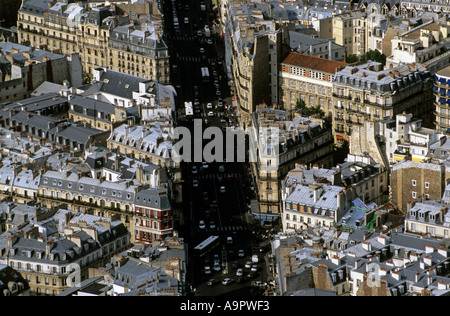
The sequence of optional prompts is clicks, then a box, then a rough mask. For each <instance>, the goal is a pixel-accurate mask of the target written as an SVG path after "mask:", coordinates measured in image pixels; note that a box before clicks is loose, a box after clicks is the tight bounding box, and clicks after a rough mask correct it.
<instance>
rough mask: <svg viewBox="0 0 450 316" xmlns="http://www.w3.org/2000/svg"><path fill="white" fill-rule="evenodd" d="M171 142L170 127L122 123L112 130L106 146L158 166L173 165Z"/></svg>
mask: <svg viewBox="0 0 450 316" xmlns="http://www.w3.org/2000/svg"><path fill="white" fill-rule="evenodd" d="M173 144H174V138H173V136H172V134H171V131H170V127H164V126H162V127H161V126H159V125H155V126H142V125H136V126H130V125H127V124H123V125H121V126H119V127H117V128H116V129H114V130H113V131H112V133H111V136H110V137H109V138H108V144H107V147H108V148H109V149H110V150H111V151H117V152H119V153H122V154H124V155H131V156H132V157H134V158H136V159H141V160H145V161H147V162H149V163H153V164H155V165H158V166H162V165H163V164H165V165H166V166H168V167H175V162H174V161H173V160H172V156H171V154H172V153H171V150H172V148H173Z"/></svg>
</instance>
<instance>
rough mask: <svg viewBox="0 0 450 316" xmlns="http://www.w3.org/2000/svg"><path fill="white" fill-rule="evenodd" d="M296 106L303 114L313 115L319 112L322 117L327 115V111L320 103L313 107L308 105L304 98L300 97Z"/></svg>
mask: <svg viewBox="0 0 450 316" xmlns="http://www.w3.org/2000/svg"><path fill="white" fill-rule="evenodd" d="M295 108H296V109H297V110H298V111H301V112H302V116H305V117H308V116H311V115H315V114H319V116H320V118H324V117H325V112H324V111H323V110H322V109H321V108H320V106H319V105H317V106H313V107H307V106H306V103H305V101H304V100H302V99H298V100H297V102H296V103H295Z"/></svg>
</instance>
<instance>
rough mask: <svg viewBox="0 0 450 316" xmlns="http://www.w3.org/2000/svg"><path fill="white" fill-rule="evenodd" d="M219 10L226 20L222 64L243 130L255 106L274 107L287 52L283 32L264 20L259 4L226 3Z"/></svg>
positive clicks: (248, 123) (249, 124) (224, 22)
mask: <svg viewBox="0 0 450 316" xmlns="http://www.w3.org/2000/svg"><path fill="white" fill-rule="evenodd" d="M222 10H223V11H222V14H223V15H225V17H226V18H225V21H223V22H222V23H223V24H224V26H226V27H225V31H226V34H225V36H226V37H227V39H226V63H227V66H228V70H229V75H230V76H231V77H232V78H233V80H234V86H235V95H236V99H237V101H238V103H239V106H240V112H241V123H242V126H243V127H244V129H246V128H247V127H249V126H251V124H252V118H251V116H252V113H253V112H255V111H256V108H257V106H258V105H261V104H266V105H270V106H271V105H272V104H277V103H278V101H279V96H278V92H279V90H278V70H279V68H278V67H279V65H278V63H279V62H280V61H281V60H282V59H283V58H284V56H285V55H286V54H287V53H288V50H289V48H288V46H284V45H283V43H284V35H283V31H282V30H281V29H279V28H278V27H277V25H276V24H275V22H274V21H271V20H266V19H264V14H263V8H261V7H260V5H259V4H245V5H243V6H240V3H232V2H230V3H229V5H227V6H226V8H223V7H222ZM225 13H226V14H225Z"/></svg>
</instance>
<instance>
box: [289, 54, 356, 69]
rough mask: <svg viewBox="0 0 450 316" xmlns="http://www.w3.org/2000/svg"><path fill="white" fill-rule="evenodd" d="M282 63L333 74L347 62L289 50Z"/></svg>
mask: <svg viewBox="0 0 450 316" xmlns="http://www.w3.org/2000/svg"><path fill="white" fill-rule="evenodd" d="M282 63H283V64H286V65H291V66H297V67H302V68H306V69H311V70H316V71H322V72H326V73H330V74H334V73H335V72H336V69H337V68H339V67H342V66H347V65H348V64H347V63H344V62H340V61H335V60H330V59H325V58H319V57H314V56H310V55H305V54H299V53H295V52H291V53H290V54H289V55H288V56H287V57H286V58H285V59H284V60H283V61H282Z"/></svg>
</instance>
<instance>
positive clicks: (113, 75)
mask: <svg viewBox="0 0 450 316" xmlns="http://www.w3.org/2000/svg"><path fill="white" fill-rule="evenodd" d="M105 79H106V82H105ZM144 81H147V79H144V78H141V77H137V76H132V75H128V74H125V73H122V72H118V71H113V70H108V71H104V72H103V73H102V76H101V78H100V83H99V84H100V88H99V90H100V91H101V92H105V93H109V94H113V95H118V96H121V97H124V98H127V99H132V98H133V91H139V82H144Z"/></svg>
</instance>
